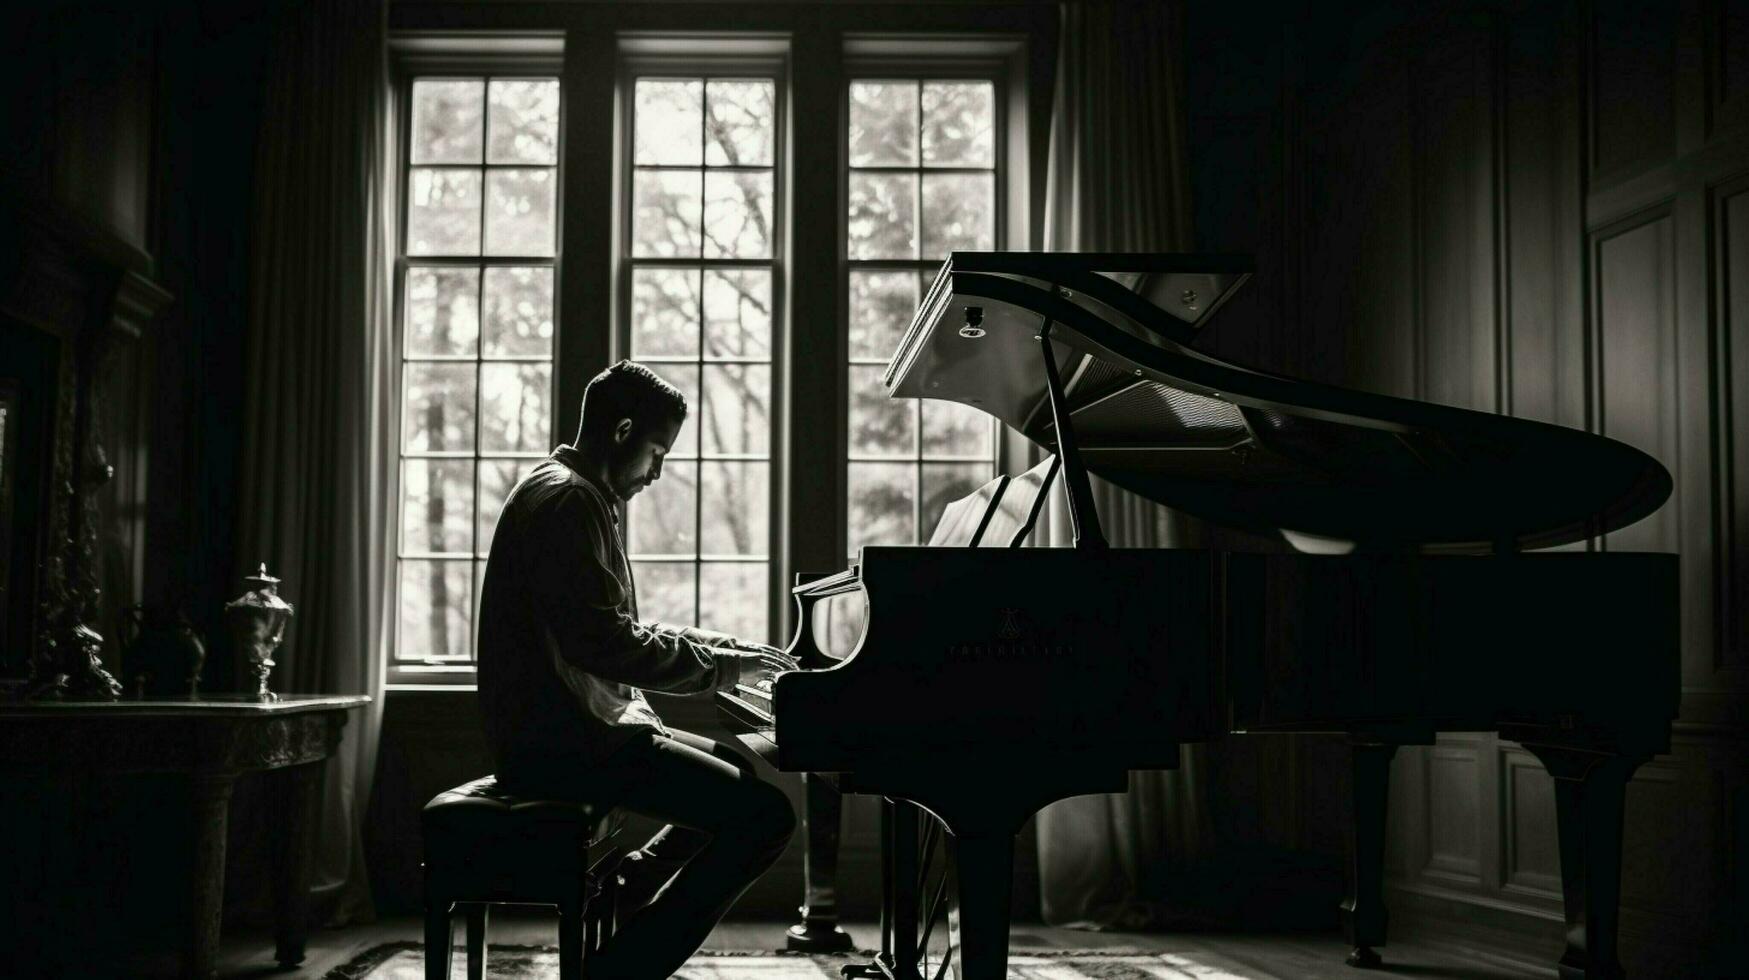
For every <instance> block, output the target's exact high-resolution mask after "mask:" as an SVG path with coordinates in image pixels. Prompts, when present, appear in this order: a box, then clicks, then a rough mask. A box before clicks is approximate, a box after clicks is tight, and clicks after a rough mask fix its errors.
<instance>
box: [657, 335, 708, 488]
mask: <svg viewBox="0 0 1749 980" xmlns="http://www.w3.org/2000/svg"><path fill="white" fill-rule="evenodd" d="M645 367H648V368H649V369H650V370H652V371H655V372H656V375H657V376H658V377H660V378H661V379H662V380H663V381H666V382H668V383H669V384H671V385H673V386H674V387H676V388H678V389H680V393H681V394H682V395H684V396H686V422H685V423H684V424H682V425H681V426H680V434H679V435H678V436H675V437H674V445H673V446H670V447H669V449H668V456H669V458H670V459H673V458H675V457H680V456H697V455H698V411H699V408H698V407H699V391H698V365H697V364H646V365H645ZM663 472H667V471H666V470H664V471H663ZM646 492H648V491H646Z"/></svg>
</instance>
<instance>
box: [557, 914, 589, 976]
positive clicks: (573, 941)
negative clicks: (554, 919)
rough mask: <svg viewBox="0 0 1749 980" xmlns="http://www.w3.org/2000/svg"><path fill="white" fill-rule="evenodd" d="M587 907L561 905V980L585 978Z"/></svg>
mask: <svg viewBox="0 0 1749 980" xmlns="http://www.w3.org/2000/svg"><path fill="white" fill-rule="evenodd" d="M585 914H586V909H585V908H583V907H579V906H576V905H561V906H559V980H583V917H584V915H585Z"/></svg>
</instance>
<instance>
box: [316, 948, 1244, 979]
mask: <svg viewBox="0 0 1749 980" xmlns="http://www.w3.org/2000/svg"><path fill="white" fill-rule="evenodd" d="M867 958H868V957H867V954H862V955H855V956H852V955H844V956H817V955H816V956H810V955H805V954H801V953H741V952H725V953H713V952H701V953H699V954H697V955H696V956H694V957H693V958H692V959H690V960H687V961H686V966H684V967H682V968H681V970H680V972H679V973H676V974H675V975H674V976H675V977H676V978H680V980H839V976H838V968H839V967H841V966H843V965H845V964H847V963H855V962H863V961H866V959H867ZM486 967H487V976H489V977H493V978H503V980H535V978H547V977H556V976H558V975H559V951H558V948H557V947H553V946H492V947H491V948H490V949H489V951H488V953H487V956H486ZM450 975H451V976H454V977H465V976H467V964H466V959H465V958H464V955H463V953H462V951H461V949H460V948H457V949H456V951H455V959H454V962H453V963H452V968H451V974H450ZM1008 976H1009V977H1010V978H1011V980H1250V977H1248V976H1246V975H1242V974H1238V973H1233V972H1229V971H1228V970H1227V969H1223V968H1222V967H1221V966H1215V965H1213V964H1209V963H1205V962H1198V961H1196V960H1193V959H1191V958H1189V957H1187V956H1181V955H1177V954H1173V953H1163V954H1152V953H1137V952H1128V951H1118V950H1099V951H1086V950H1050V951H1043V950H1029V951H1026V952H1024V953H1022V952H1015V953H1012V954H1010V955H1009V957H1008ZM1250 976H1256V975H1255V974H1252V975H1250ZM323 980H425V957H424V953H423V951H422V949H421V948H420V945H419V944H418V943H412V942H401V943H388V944H386V945H383V946H377V947H375V948H373V949H370V950H367V951H366V952H364V953H361V954H359V955H358V956H357V957H355V958H354V959H353V960H352V961H351V962H350V963H347V964H346V965H345V966H341V967H337V968H335V969H334V970H332V971H330V972H329V973H328V975H327V976H326V977H324V978H323Z"/></svg>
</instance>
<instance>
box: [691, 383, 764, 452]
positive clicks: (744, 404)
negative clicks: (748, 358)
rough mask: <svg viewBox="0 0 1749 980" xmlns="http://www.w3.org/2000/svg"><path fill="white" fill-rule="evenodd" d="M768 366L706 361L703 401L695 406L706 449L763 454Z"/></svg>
mask: <svg viewBox="0 0 1749 980" xmlns="http://www.w3.org/2000/svg"><path fill="white" fill-rule="evenodd" d="M770 403H771V368H770V367H769V366H767V365H764V364H706V365H705V366H704V405H703V406H702V407H701V408H700V409H699V410H698V413H697V414H698V424H699V428H700V429H701V430H702V432H703V438H704V451H705V452H707V453H752V454H758V455H764V454H765V453H766V452H768V451H769V450H770V447H771V412H770V410H769V409H768V408H767V406H768V405H769V404H770Z"/></svg>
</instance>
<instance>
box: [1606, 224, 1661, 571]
mask: <svg viewBox="0 0 1749 980" xmlns="http://www.w3.org/2000/svg"><path fill="white" fill-rule="evenodd" d="M1674 232H1675V229H1674V222H1673V221H1672V219H1671V216H1670V212H1669V211H1668V210H1667V209H1658V210H1654V211H1652V212H1649V213H1644V214H1641V215H1637V216H1635V217H1633V218H1630V219H1628V220H1627V221H1625V222H1622V223H1619V224H1616V225H1613V226H1611V227H1609V228H1607V229H1604V230H1602V231H1600V232H1597V233H1596V234H1595V235H1594V236H1593V239H1592V241H1593V245H1592V256H1593V267H1594V269H1595V275H1594V277H1593V279H1592V304H1591V305H1592V328H1593V334H1592V343H1593V350H1594V352H1595V353H1594V355H1593V356H1594V363H1595V366H1594V368H1593V375H1594V377H1595V378H1596V385H1597V387H1596V389H1595V390H1594V392H1593V397H1592V404H1593V410H1592V411H1593V420H1594V424H1595V426H1596V428H1597V430H1598V431H1600V432H1602V433H1603V434H1604V435H1607V436H1609V437H1610V438H1613V439H1619V440H1621V441H1622V442H1625V443H1627V444H1628V445H1631V446H1635V447H1637V448H1639V449H1641V450H1643V451H1644V452H1647V453H1649V454H1651V455H1652V456H1653V457H1655V458H1656V459H1657V460H1658V461H1659V462H1661V463H1663V464H1664V466H1665V467H1666V468H1667V469H1669V470H1670V472H1671V473H1672V474H1680V473H1681V472H1682V467H1681V460H1680V458H1679V449H1678V431H1677V419H1678V404H1677V389H1676V354H1677V348H1676V269H1675V239H1674ZM1678 501H1679V498H1678V497H1677V496H1676V495H1672V497H1671V501H1670V502H1669V503H1667V504H1665V505H1664V507H1663V508H1661V509H1660V510H1659V511H1658V512H1657V513H1655V514H1653V515H1652V516H1651V517H1648V518H1646V519H1645V520H1643V521H1641V522H1639V523H1638V524H1635V525H1632V526H1631V527H1627V528H1623V529H1622V530H1620V531H1616V532H1614V533H1612V534H1610V535H1608V540H1607V542H1606V544H1607V547H1608V548H1610V549H1611V550H1616V551H1676V550H1678V547H1679V541H1678V536H1677V530H1678V528H1679V526H1680V507H1679V506H1678Z"/></svg>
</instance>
